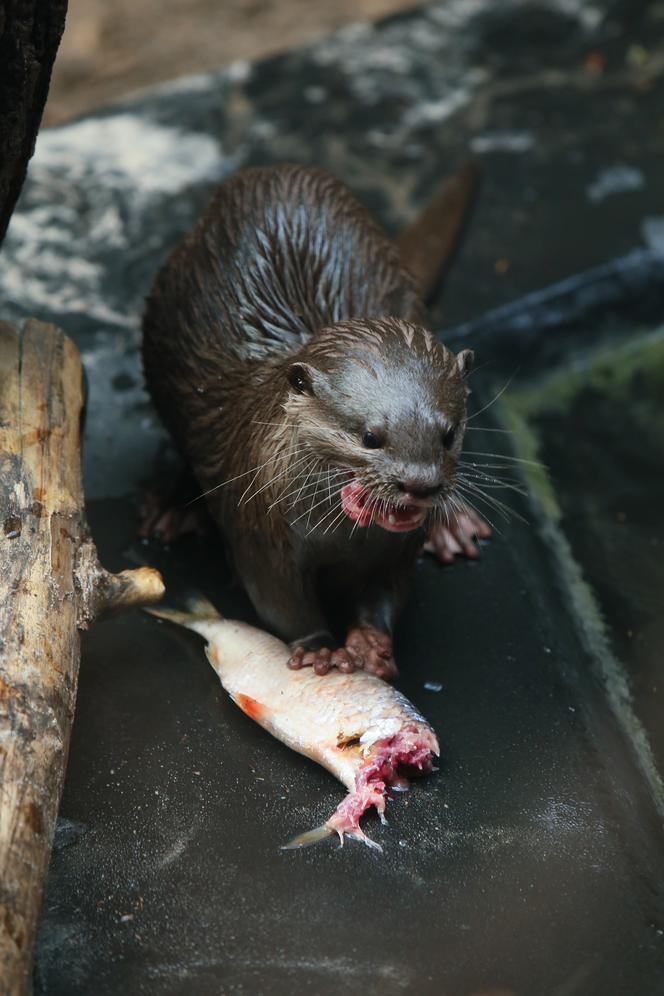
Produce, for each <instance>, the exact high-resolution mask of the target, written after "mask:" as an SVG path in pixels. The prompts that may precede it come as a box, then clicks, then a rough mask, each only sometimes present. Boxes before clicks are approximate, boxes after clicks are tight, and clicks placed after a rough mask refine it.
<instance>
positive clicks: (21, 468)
mask: <svg viewBox="0 0 664 996" xmlns="http://www.w3.org/2000/svg"><path fill="white" fill-rule="evenodd" d="M82 407H83V391H82V367H81V361H80V357H79V355H78V352H77V350H76V347H75V346H74V344H73V343H72V342H71V341H70V340H69V339H68V338H67V337H66V336H65V335H64V334H63V333H62V332H61V331H60V330H59V329H57V328H55V327H54V326H52V325H44V324H42V323H41V322H37V321H28V322H26V324H25V325H24V327H23V329H22V330H21V331H18V330H17V329H16V328H14V327H12V326H11V325H8V324H6V323H2V322H0V991H1V992H2V993H3V994H5V993H6V994H11V996H14V994H20V993H24V992H27V991H28V990H29V983H30V967H31V959H32V947H33V942H34V937H35V930H36V923H37V918H38V914H39V909H40V905H41V897H42V890H43V883H44V879H45V876H46V871H47V866H48V860H49V854H50V850H51V845H52V841H53V832H54V828H55V820H56V816H57V811H58V805H59V801H60V795H61V791H62V785H63V781H64V773H65V765H66V759H67V750H68V745H69V735H70V730H71V725H72V719H73V715H74V704H75V699H76V685H77V678H78V667H79V658H80V638H79V630H80V629H81V628H85V627H86V626H88V625H89V623H90V622H92V621H93V620H94V619H96V618H98V617H99V616H100V615H103V614H105V613H108V612H112V611H115V610H117V609H120V608H127V607H130V606H133V605H145V604H150V603H153V602H156V601H158V600H159V598H160V597H161V595H162V594H163V584H162V581H161V578H160V576H159V574H158V573H157V572H156V571H152V570H150V569H149V568H141V569H140V570H138V571H125V572H123V573H122V574H120V575H118V576H117V577H114V576H112V575H110V574H108V572H106V571H104V570H103V568H102V567H101V566H100V565H99V562H98V560H97V555H96V551H95V548H94V545H93V543H92V540H91V539H90V536H89V534H88V529H87V524H86V521H85V513H84V509H83V493H82V487H81V472H80V432H81V416H82Z"/></svg>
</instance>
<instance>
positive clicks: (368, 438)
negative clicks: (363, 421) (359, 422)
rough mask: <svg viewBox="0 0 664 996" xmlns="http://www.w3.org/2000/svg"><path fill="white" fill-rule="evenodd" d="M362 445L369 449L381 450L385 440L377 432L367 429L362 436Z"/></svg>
mask: <svg viewBox="0 0 664 996" xmlns="http://www.w3.org/2000/svg"><path fill="white" fill-rule="evenodd" d="M362 445H363V446H366V448H367V449H368V450H379V449H380V448H381V446H382V445H383V440H382V439H381V438H380V436H379V435H377V434H376V433H375V432H370V431H369V430H368V429H367V431H366V432H365V433H364V435H363V436H362Z"/></svg>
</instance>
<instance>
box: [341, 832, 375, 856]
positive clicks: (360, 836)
mask: <svg viewBox="0 0 664 996" xmlns="http://www.w3.org/2000/svg"><path fill="white" fill-rule="evenodd" d="M346 836H347V837H352V838H353V840H359V841H361V842H362V843H363V844H366V845H367V847H370V848H371V849H372V851H380V853H381V854H382V853H383V848H382V847H381V846H380V844H377V843H376V841H375V840H372V839H371V837H367V835H366V834H365V832H364V830H360V828H359V827H358V828H357V829H356V830H346Z"/></svg>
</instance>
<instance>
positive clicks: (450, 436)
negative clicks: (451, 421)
mask: <svg viewBox="0 0 664 996" xmlns="http://www.w3.org/2000/svg"><path fill="white" fill-rule="evenodd" d="M456 434H457V430H456V426H452V428H451V429H448V430H447V432H446V433H445V435H444V436H443V446H444V447H445V449H446V450H451V449H452V447H453V446H454V441H455V439H456Z"/></svg>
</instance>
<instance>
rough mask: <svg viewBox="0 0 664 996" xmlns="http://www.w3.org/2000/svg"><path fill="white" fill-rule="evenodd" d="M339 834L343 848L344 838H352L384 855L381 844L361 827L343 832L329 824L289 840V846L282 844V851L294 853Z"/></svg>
mask: <svg viewBox="0 0 664 996" xmlns="http://www.w3.org/2000/svg"><path fill="white" fill-rule="evenodd" d="M335 833H336V834H338V836H339V840H340V842H341V846H342V847H343V843H344V836H346V837H352V838H353V840H359V841H361V842H362V843H363V844H366V845H367V847H370V848H371V849H372V850H374V851H380V852H381V853H382V851H383V848H382V847H381V846H380V844H377V843H376V841H375V840H372V839H371V837H367V835H366V834H365V832H364V831H363V830H361V829H360V828H359V827H355V828H353V829H349V830H341V829H339V828H338V827H336V826H332V825H330V824H329V823H323V825H322V826H320V827H314V829H313V830H308V831H307V832H306V833H301V834H298V836H297V837H293V839H292V840H289V841H288V843H287V844H282V846H281V850H282V851H294V850H297V849H298V848H300V847H309V845H310V844H318V843H319V842H320V841H321V840H325V839H326V838H327V837H331V836H332V835H333V834H335Z"/></svg>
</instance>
